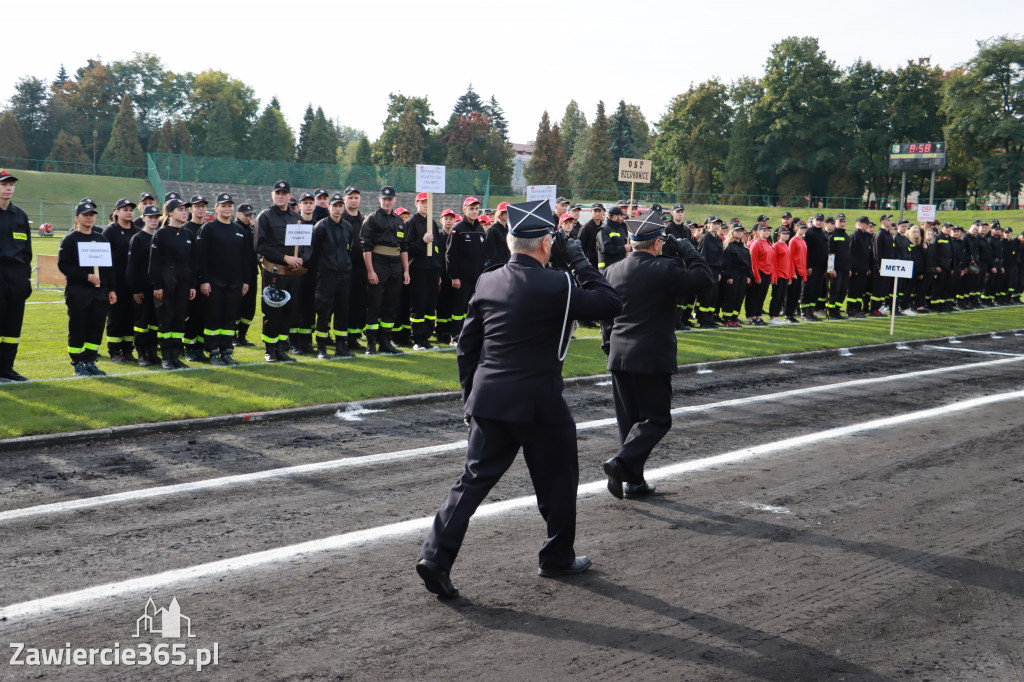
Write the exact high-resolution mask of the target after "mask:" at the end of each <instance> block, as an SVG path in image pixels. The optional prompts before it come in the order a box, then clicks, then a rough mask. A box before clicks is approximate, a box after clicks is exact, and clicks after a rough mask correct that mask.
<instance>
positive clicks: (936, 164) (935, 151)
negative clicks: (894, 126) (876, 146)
mask: <svg viewBox="0 0 1024 682" xmlns="http://www.w3.org/2000/svg"><path fill="white" fill-rule="evenodd" d="M945 167H946V143H945V142H902V143H898V144H894V145H893V146H892V148H891V150H890V153H889V170H899V171H911V170H939V169H941V168H945Z"/></svg>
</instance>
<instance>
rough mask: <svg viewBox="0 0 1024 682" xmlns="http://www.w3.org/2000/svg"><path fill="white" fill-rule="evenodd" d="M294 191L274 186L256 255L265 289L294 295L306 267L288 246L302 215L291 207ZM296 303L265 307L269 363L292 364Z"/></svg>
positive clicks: (263, 216) (278, 184)
mask: <svg viewBox="0 0 1024 682" xmlns="http://www.w3.org/2000/svg"><path fill="white" fill-rule="evenodd" d="M291 194H292V189H291V185H289V184H288V183H287V182H286V181H284V180H278V181H277V182H276V183H274V189H273V193H272V194H271V195H270V196H271V201H273V205H272V206H271V207H270V208H267V209H266V210H264V211H263V212H262V213H260V215H259V217H258V218H257V219H256V253H257V255H258V256H259V257H260V258H261V261H260V263H261V266H262V268H263V287H264V290H266V289H267V288H268V287H274V288H277V289H281V290H283V291H285V292H287V293H288V294H289V295H293V294H294V293H295V292H296V291H298V286H299V285H298V278H297V277H296V274H297V273H298V272H299V271H300V270H301V271H303V272H305V268H303V263H302V258H301V257H296V256H294V255H292V254H294V253H295V248H294V247H291V246H285V244H284V242H285V238H286V236H287V232H288V225H294V224H296V223H297V222H298V220H299V216H298V215H297V214H296V213H295V212H294V211H292V210H291V209H290V208H288V200H289V198H290V197H291ZM294 306H295V302H294V301H292V300H288V301H287V302H286V303H284V304H283V305H279V306H276V307H275V306H267V305H264V306H263V343H264V344H266V354H265V355H264V358H266V361H267V362H289V361H291V360H292V357H291V356H289V355H288V354H287V353H286V352H285V350H287V343H288V329H289V326H290V325H289V321H290V318H291V315H292V308H293V307H294Z"/></svg>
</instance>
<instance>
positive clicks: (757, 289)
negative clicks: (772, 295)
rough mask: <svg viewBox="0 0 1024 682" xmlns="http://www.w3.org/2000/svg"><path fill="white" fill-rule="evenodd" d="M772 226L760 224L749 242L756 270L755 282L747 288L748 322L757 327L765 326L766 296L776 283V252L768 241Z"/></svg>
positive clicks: (751, 262) (754, 269)
mask: <svg viewBox="0 0 1024 682" xmlns="http://www.w3.org/2000/svg"><path fill="white" fill-rule="evenodd" d="M770 234H771V228H770V227H768V226H767V225H758V226H756V227H755V228H754V230H753V233H752V235H751V237H752V238H753V239H752V240H751V241H750V243H749V244H748V248H749V249H750V264H751V268H752V270H753V272H754V282H753V283H752V284H751V285H750V288H749V289H748V290H747V300H746V308H747V322H748V323H749V324H752V325H754V326H755V327H764V326H766V325H765V322H764V320H762V319H761V316H762V315H764V298H765V295H766V294H767V293H768V287H769V285H771V284H775V252H774V251H772V245H771V244H770V243H769V242H768V237H769V235H770Z"/></svg>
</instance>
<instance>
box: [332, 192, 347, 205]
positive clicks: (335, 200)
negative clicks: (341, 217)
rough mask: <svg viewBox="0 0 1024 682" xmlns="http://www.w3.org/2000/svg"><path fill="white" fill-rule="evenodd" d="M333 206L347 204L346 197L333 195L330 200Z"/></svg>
mask: <svg viewBox="0 0 1024 682" xmlns="http://www.w3.org/2000/svg"><path fill="white" fill-rule="evenodd" d="M330 203H331V204H343V203H345V196H344V195H343V194H332V195H331V198H330Z"/></svg>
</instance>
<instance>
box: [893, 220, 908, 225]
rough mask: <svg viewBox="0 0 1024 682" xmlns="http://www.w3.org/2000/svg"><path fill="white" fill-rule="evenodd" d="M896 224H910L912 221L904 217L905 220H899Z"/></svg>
mask: <svg viewBox="0 0 1024 682" xmlns="http://www.w3.org/2000/svg"><path fill="white" fill-rule="evenodd" d="M896 224H897V225H909V224H910V221H909V220H906V219H904V220H901V221H899V222H898V223H896Z"/></svg>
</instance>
